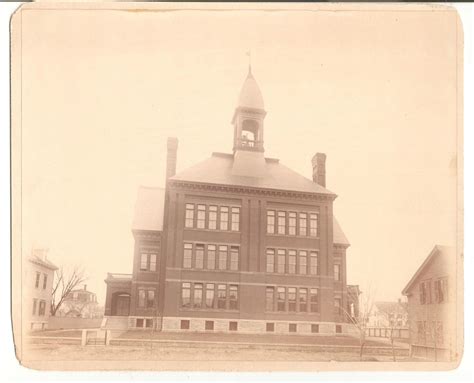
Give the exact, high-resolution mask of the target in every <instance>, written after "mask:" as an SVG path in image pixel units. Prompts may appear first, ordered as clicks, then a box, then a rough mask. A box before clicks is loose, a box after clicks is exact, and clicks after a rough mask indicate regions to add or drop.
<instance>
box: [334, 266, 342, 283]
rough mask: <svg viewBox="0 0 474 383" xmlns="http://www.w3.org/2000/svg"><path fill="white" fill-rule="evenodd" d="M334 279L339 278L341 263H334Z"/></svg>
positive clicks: (338, 279)
mask: <svg viewBox="0 0 474 383" xmlns="http://www.w3.org/2000/svg"><path fill="white" fill-rule="evenodd" d="M334 280H335V281H340V280H341V265H339V264H337V263H335V264H334Z"/></svg>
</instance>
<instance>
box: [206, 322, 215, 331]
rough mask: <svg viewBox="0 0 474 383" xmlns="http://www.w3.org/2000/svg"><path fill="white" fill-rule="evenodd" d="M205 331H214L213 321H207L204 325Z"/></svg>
mask: <svg viewBox="0 0 474 383" xmlns="http://www.w3.org/2000/svg"><path fill="white" fill-rule="evenodd" d="M205 329H206V330H211V331H212V330H214V321H212V320H207V321H206V323H205Z"/></svg>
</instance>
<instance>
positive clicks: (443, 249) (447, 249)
mask: <svg viewBox="0 0 474 383" xmlns="http://www.w3.org/2000/svg"><path fill="white" fill-rule="evenodd" d="M454 254H455V253H454V247H451V246H441V245H435V247H433V250H431V252H430V253H429V254H428V256H427V257H426V259H425V260H424V261H423V263H422V264H421V266H420V267H419V268H418V270H417V271H416V273H415V274H414V275H413V276H412V277H411V279H410V281H409V282H408V284H407V285H406V286H405V288H404V289H403V291H402V294H403V295H409V293H410V290H411V288H412V287H413V285H414V283H415V282H416V281H417V280H418V277H420V275H422V274H423V272H424V270H425V269H426V268H427V267H428V265H429V264H430V263H431V262H432V260H433V259H434V258H435V257H437V256H440V255H443V256H454Z"/></svg>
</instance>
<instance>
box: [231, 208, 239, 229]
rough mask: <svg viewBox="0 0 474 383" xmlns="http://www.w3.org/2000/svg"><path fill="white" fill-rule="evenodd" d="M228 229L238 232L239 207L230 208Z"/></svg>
mask: <svg viewBox="0 0 474 383" xmlns="http://www.w3.org/2000/svg"><path fill="white" fill-rule="evenodd" d="M230 229H231V230H232V231H239V230H240V208H239V207H233V208H232V215H231V227H230Z"/></svg>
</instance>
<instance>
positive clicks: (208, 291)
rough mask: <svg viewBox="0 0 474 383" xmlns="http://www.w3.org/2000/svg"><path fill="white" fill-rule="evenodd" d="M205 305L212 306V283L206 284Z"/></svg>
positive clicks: (210, 307)
mask: <svg viewBox="0 0 474 383" xmlns="http://www.w3.org/2000/svg"><path fill="white" fill-rule="evenodd" d="M206 307H207V308H209V309H212V308H214V283H208V284H206Z"/></svg>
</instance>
